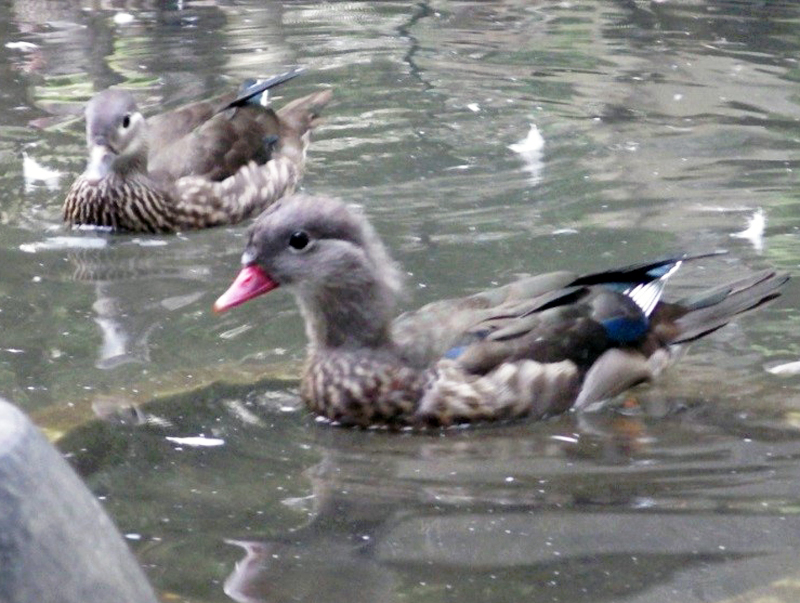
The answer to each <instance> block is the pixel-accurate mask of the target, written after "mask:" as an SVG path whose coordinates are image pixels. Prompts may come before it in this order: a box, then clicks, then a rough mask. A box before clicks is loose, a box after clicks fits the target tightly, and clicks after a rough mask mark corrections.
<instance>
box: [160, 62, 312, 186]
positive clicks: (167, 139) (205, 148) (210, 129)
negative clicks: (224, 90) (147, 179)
mask: <svg viewBox="0 0 800 603" xmlns="http://www.w3.org/2000/svg"><path fill="white" fill-rule="evenodd" d="M300 71H301V70H300V69H295V70H292V71H289V72H286V73H282V74H280V75H277V76H274V77H272V78H269V79H267V80H265V81H262V82H247V83H245V84H244V85H243V86H242V88H241V89H240V90H239V91H238V92H237V93H231V94H227V95H225V96H221V97H219V98H216V99H213V100H210V101H201V102H197V103H192V104H190V105H186V106H184V107H181V108H179V109H176V110H174V111H170V112H167V113H162V114H160V115H156V116H153V117H151V118H149V119H148V120H147V123H148V130H149V147H150V149H149V154H148V171H149V172H150V174H151V176H152V177H154V178H155V179H157V180H162V181H168V180H176V179H178V178H181V177H184V176H202V177H204V178H208V179H209V180H213V181H220V180H224V179H225V178H228V177H229V176H232V175H233V174H234V173H235V172H236V171H237V170H238V169H239V168H240V167H242V166H243V165H245V164H246V163H247V162H249V161H255V162H256V163H258V164H264V163H266V162H267V161H268V160H269V159H270V157H271V153H272V149H273V147H274V145H275V144H276V143H277V142H278V139H279V134H280V127H279V123H278V116H277V115H276V113H275V111H274V110H273V109H271V108H269V107H267V106H265V103H266V97H267V94H268V92H269V90H270V89H272V88H274V87H275V86H278V85H279V84H282V83H284V82H286V81H288V80H290V79H293V78H294V77H296V76H297V75H299V73H300Z"/></svg>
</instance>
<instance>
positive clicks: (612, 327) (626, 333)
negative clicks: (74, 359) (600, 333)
mask: <svg viewBox="0 0 800 603" xmlns="http://www.w3.org/2000/svg"><path fill="white" fill-rule="evenodd" d="M600 324H601V325H603V328H604V329H605V330H606V335H608V338H609V339H611V340H612V341H614V342H616V343H633V342H634V341H637V340H638V339H639V338H641V337H642V336H643V335H644V334H645V333H647V329H648V327H649V326H650V323H649V321H648V320H647V317H646V316H644V315H642V316H641V317H640V318H631V317H629V316H618V317H615V318H609V319H607V320H603V321H601V322H600Z"/></svg>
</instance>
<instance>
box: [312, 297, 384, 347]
mask: <svg viewBox="0 0 800 603" xmlns="http://www.w3.org/2000/svg"><path fill="white" fill-rule="evenodd" d="M298 298H299V303H300V309H301V312H302V313H303V317H304V319H305V324H306V334H307V336H308V339H309V341H310V342H311V348H312V350H317V349H321V348H352V349H359V348H361V349H364V348H367V349H375V350H377V349H386V348H389V347H391V335H390V332H391V331H390V325H391V320H392V313H393V310H394V300H393V296H392V294H391V293H390V292H389V291H386V290H385V289H383V288H381V287H380V286H379V285H378V284H377V283H372V284H363V285H362V286H359V287H350V288H336V287H327V288H325V289H324V290H322V291H318V292H317V293H316V294H315V295H303V294H302V293H301V294H300V295H298Z"/></svg>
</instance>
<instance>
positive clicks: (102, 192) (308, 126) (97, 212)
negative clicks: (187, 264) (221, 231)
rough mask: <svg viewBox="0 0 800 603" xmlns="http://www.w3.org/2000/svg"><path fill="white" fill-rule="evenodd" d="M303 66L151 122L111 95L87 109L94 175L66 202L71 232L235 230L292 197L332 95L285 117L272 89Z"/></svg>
mask: <svg viewBox="0 0 800 603" xmlns="http://www.w3.org/2000/svg"><path fill="white" fill-rule="evenodd" d="M299 72H300V70H299V69H295V70H293V71H289V72H287V73H283V74H281V75H278V76H275V77H272V78H270V79H268V80H266V81H263V82H255V83H253V82H248V83H246V84H243V85H242V87H241V89H240V90H239V91H238V92H236V93H231V94H228V95H226V96H223V97H220V98H217V99H215V100H213V101H203V102H198V103H194V104H191V105H187V106H185V107H182V108H179V109H176V110H174V111H170V112H167V113H162V114H160V115H156V116H154V117H150V118H148V119H145V118H144V117H143V116H142V114H141V113H140V112H139V110H138V108H137V106H136V102H135V100H134V98H133V96H132V95H131V94H130V93H128V92H125V91H122V90H105V91H103V92H101V93H99V94H97V95H96V96H95V97H93V98H92V99H91V101H89V104H88V105H87V107H86V142H87V146H88V149H89V161H88V165H87V167H86V170H85V171H84V172H83V174H81V175H80V176H79V177H78V178H77V179H76V180H75V182H74V183H73V184H72V186H71V188H70V189H69V192H68V193H67V198H66V201H65V203H64V220H65V222H66V223H67V224H68V225H70V226H99V227H107V228H111V229H112V230H122V231H133V232H153V233H156V232H174V231H178V230H188V229H195V228H206V227H211V226H218V225H222V224H234V223H236V222H240V221H241V220H244V219H246V218H248V217H250V216H253V215H256V214H257V213H259V212H260V211H262V210H263V209H264V208H265V207H267V206H269V205H270V204H271V203H273V202H274V201H275V200H276V199H279V198H280V197H282V196H283V195H286V194H290V193H291V192H293V191H294V189H295V186H296V185H297V182H298V180H299V178H300V174H301V172H302V170H303V166H304V163H305V153H306V148H307V146H308V142H309V133H310V131H311V130H312V129H313V128H314V126H315V125H316V123H317V116H318V114H319V111H320V110H321V109H322V108H323V107H324V106H325V105H326V104H327V103H328V101H329V100H330V97H331V91H330V90H324V91H319V92H315V93H313V94H310V95H308V96H306V97H303V98H300V99H297V100H295V101H293V102H291V103H289V104H287V105H286V106H284V107H282V108H281V109H279V110H278V111H277V112H276V111H274V110H273V109H271V108H270V107H268V106H265V105H266V97H267V94H268V92H269V90H270V89H271V88H274V87H275V86H277V85H278V84H282V83H283V82H286V81H287V80H290V79H292V78H294V77H295V76H297V75H298V73H299Z"/></svg>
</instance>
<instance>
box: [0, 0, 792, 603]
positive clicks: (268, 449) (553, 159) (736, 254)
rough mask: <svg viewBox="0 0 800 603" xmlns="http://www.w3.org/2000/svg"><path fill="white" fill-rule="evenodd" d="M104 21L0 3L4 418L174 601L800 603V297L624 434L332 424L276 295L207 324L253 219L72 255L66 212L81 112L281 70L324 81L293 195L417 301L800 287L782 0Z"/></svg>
mask: <svg viewBox="0 0 800 603" xmlns="http://www.w3.org/2000/svg"><path fill="white" fill-rule="evenodd" d="M100 4H102V5H103V7H104V8H102V9H96V8H89V3H86V6H85V7H84V6H83V5H81V3H79V2H36V1H32V2H23V1H19V2H14V3H6V4H3V5H0V42H2V44H0V57H2V59H3V60H2V61H0V82H2V85H0V94H1V95H2V99H3V103H2V107H0V166H1V167H2V170H0V183H1V184H2V186H0V325H2V330H3V338H2V342H0V393H2V395H4V396H6V397H9V398H11V399H13V400H14V401H15V402H16V403H17V404H19V405H20V406H22V407H23V408H24V409H25V410H27V411H28V412H30V413H31V414H32V415H33V417H34V419H35V420H36V421H37V422H38V423H39V424H40V425H42V426H43V427H44V428H45V429H46V430H48V431H49V433H51V434H52V435H53V436H59V435H62V434H65V433H66V435H65V437H64V438H63V439H62V441H61V445H62V447H63V449H64V450H65V451H67V452H68V453H69V455H70V458H71V459H72V460H73V461H74V462H75V464H76V466H78V467H79V469H80V470H81V471H82V473H83V475H85V476H86V478H87V480H88V481H89V483H90V485H91V486H92V488H93V489H94V491H95V492H96V493H97V494H98V495H100V496H102V498H103V500H104V501H105V504H106V505H107V507H108V508H109V510H110V511H111V513H112V515H113V516H114V517H115V519H116V520H117V522H118V524H119V525H120V527H121V529H122V530H123V532H125V533H127V534H128V535H129V537H130V542H131V545H132V547H133V548H134V549H135V550H136V552H137V554H138V556H139V559H140V560H141V561H142V563H143V564H144V566H145V568H146V569H147V571H148V574H149V576H150V577H151V579H152V580H153V582H154V584H155V585H156V587H157V588H158V589H159V590H160V591H161V592H163V593H165V594H166V595H168V596H173V595H174V596H176V597H178V598H179V599H181V600H192V601H226V600H230V598H233V599H234V600H237V601H290V600H306V601H320V600H325V601H364V602H367V601H369V602H374V601H401V600H413V601H440V600H456V599H458V600H460V601H490V600H492V601H493V600H496V601H512V600H521V599H522V598H523V597H524V598H526V599H528V600H533V601H589V600H592V601H597V600H606V601H623V600H624V601H648V602H654V601H655V602H660V601H680V602H685V601H718V600H726V599H728V598H730V597H733V596H737V595H739V596H743V597H744V598H743V599H741V600H743V601H755V600H757V597H758V596H760V595H766V594H771V595H774V596H778V597H783V599H782V600H786V601H791V600H796V598H797V596H796V593H797V590H796V588H795V590H791V588H792V587H791V585H792V584H793V582H792V580H796V578H795V576H796V575H797V573H798V568H797V561H796V543H797V542H798V537H800V534H798V532H800V521H799V520H798V517H797V511H798V508H800V491H798V490H800V486H798V484H800V480H798V478H799V477H800V475H798V473H800V471H798V469H797V456H798V454H800V438H798V436H799V435H800V433H799V432H798V430H797V424H798V411H799V410H800V399H798V396H797V395H796V394H795V392H796V391H797V386H798V378H797V377H793V376H788V377H777V376H775V375H773V374H771V373H769V372H767V371H766V370H765V367H772V366H774V365H779V364H782V363H787V362H791V361H794V360H797V358H798V355H800V349H798V347H799V346H798V344H797V333H798V329H797V328H796V325H797V323H798V319H799V316H798V312H797V310H796V308H797V305H798V297H799V294H798V290H797V285H796V283H794V284H791V285H790V287H789V289H788V291H787V294H786V295H785V297H784V298H783V299H782V300H781V301H780V302H779V303H777V304H775V305H773V306H771V307H770V308H768V309H766V310H764V311H760V312H759V313H758V315H757V316H752V317H747V318H745V319H742V320H738V321H736V323H735V324H733V325H730V326H729V327H726V328H725V329H724V330H722V331H720V332H719V333H718V334H715V335H714V336H713V337H711V338H709V339H708V340H705V341H703V342H702V343H700V344H697V345H695V346H694V347H693V349H692V350H691V352H690V354H689V355H688V356H687V358H685V359H684V361H683V363H682V364H681V365H679V366H678V367H676V368H675V369H674V370H673V371H672V372H671V373H670V374H669V375H667V377H666V378H665V379H664V380H663V381H662V382H661V383H659V384H658V385H656V386H653V387H650V388H646V389H644V390H642V391H640V392H637V394H636V396H637V400H638V401H639V403H640V404H641V411H639V412H633V411H630V412H618V411H614V410H608V411H605V412H603V413H600V414H597V415H588V416H572V415H567V416H565V417H560V418H557V419H555V420H552V421H548V422H544V423H539V424H533V423H524V422H523V423H520V424H514V425H504V426H496V427H491V428H481V429H467V430H458V431H451V432H447V433H444V434H438V433H436V434H427V435H410V434H405V435H390V434H385V433H373V432H367V433H365V432H358V431H345V430H337V429H333V428H330V427H328V426H325V425H318V424H316V423H315V421H314V420H313V419H312V418H310V417H308V416H307V415H306V414H305V413H304V412H303V411H302V410H300V409H298V407H297V404H298V402H297V398H296V392H295V389H294V388H295V387H296V381H295V380H294V379H295V378H296V375H297V369H298V365H299V362H300V359H301V358H302V354H303V348H304V338H303V331H302V325H301V323H300V320H299V317H298V315H297V312H296V310H295V308H294V305H293V303H292V300H291V299H289V298H288V296H286V295H282V294H280V292H279V293H276V294H274V296H269V298H264V299H263V300H259V301H257V302H253V303H251V304H247V305H245V306H243V307H242V308H240V309H237V310H236V311H235V312H231V313H228V314H226V315H223V316H221V317H219V316H213V315H212V314H211V312H210V305H211V303H212V301H213V300H214V299H215V297H216V295H218V294H219V293H220V292H221V291H222V290H224V288H225V287H226V286H227V285H228V283H229V281H230V279H231V278H232V277H233V275H234V274H235V272H236V269H237V266H238V261H239V256H240V253H241V250H242V237H243V233H244V232H245V226H241V227H240V226H237V227H231V228H220V229H214V230H208V231H203V232H193V233H186V234H184V235H179V236H164V237H150V236H146V237H137V236H107V235H98V234H96V233H86V232H70V231H66V230H65V229H64V228H63V227H62V226H61V224H60V206H61V202H62V200H63V197H64V194H65V192H66V189H67V187H68V186H69V184H70V182H71V179H72V178H73V177H74V176H75V175H76V174H77V173H79V172H80V171H81V170H82V168H83V164H84V157H83V153H84V150H83V123H82V120H81V111H82V107H83V105H84V103H85V102H86V100H87V99H88V98H89V97H90V96H91V94H92V93H93V92H94V91H96V90H99V89H102V88H105V87H107V86H109V85H113V84H122V85H124V86H125V87H127V88H130V89H133V90H134V91H135V92H136V95H137V98H138V99H139V102H140V104H141V105H142V106H144V107H146V108H147V109H151V110H155V109H156V108H157V107H158V106H159V105H162V104H163V105H167V106H175V105H178V104H180V103H181V102H186V101H189V100H195V99H198V98H202V97H205V96H209V95H213V94H216V93H220V92H222V91H225V90H227V89H229V88H230V87H232V86H236V85H238V82H239V81H240V80H241V79H242V78H244V77H248V76H252V75H256V76H265V75H269V74H271V73H275V72H279V71H283V70H285V69H286V68H288V67H291V66H294V65H297V64H302V65H306V66H307V67H308V71H307V72H306V74H304V75H303V77H302V78H298V79H297V80H294V81H293V82H292V83H291V84H288V85H286V86H285V87H284V88H283V89H282V90H281V93H282V94H283V95H284V98H285V99H291V98H295V97H297V96H300V95H302V94H305V93H308V92H310V91H312V90H315V89H318V88H319V87H320V86H331V87H333V89H334V91H335V96H334V102H332V104H331V106H330V107H329V109H328V110H327V111H326V116H327V119H326V122H325V124H324V126H323V127H321V128H320V129H319V131H318V132H317V135H316V137H315V140H314V142H313V146H312V148H311V150H310V154H309V157H310V162H309V166H308V171H307V174H306V176H305V179H304V187H305V188H306V189H307V190H309V191H314V192H320V193H327V194H333V195H338V196H341V197H344V198H346V199H350V200H353V201H356V202H358V203H361V204H363V205H364V206H365V207H366V210H367V212H368V213H369V215H370V216H371V217H372V218H373V220H374V222H375V224H376V226H377V228H378V229H379V231H380V233H381V234H382V235H383V236H384V237H385V239H386V241H387V243H388V244H389V245H390V246H391V248H392V249H394V250H395V257H396V258H397V259H398V260H400V261H401V262H402V264H403V265H404V266H405V267H406V269H407V270H408V272H409V276H408V282H407V287H408V289H409V299H408V302H407V303H408V305H409V306H413V305H418V304H421V303H424V302H426V301H429V300H432V299H436V298H439V297H444V296H452V295H460V294H466V293H469V292H472V291H475V290H477V289H479V288H482V287H484V286H486V285H487V284H490V283H501V282H504V281H506V280H508V279H510V278H512V277H513V276H514V275H516V274H518V273H521V272H538V271H546V270H551V269H555V268H570V269H573V270H576V271H586V270H593V269H600V268H603V267H605V266H608V265H611V264H615V263H617V264H625V263H630V262H634V261H639V260H641V259H643V258H647V257H654V256H658V255H660V254H663V253H666V252H671V251H676V250H686V251H707V250H710V249H718V248H726V249H729V250H730V251H731V253H730V254H729V255H728V256H727V257H725V258H723V259H713V260H707V261H705V260H704V261H701V262H698V263H697V264H695V265H694V266H691V267H687V268H686V269H685V270H684V272H683V273H682V274H680V275H679V276H678V277H676V278H675V281H674V284H673V288H674V290H677V291H679V292H681V293H686V292H688V291H691V290H694V289H696V288H699V287H703V286H707V285H708V284H709V283H715V282H718V281H722V280H724V279H726V278H732V277H733V276H734V275H736V274H740V273H742V272H747V271H750V270H755V269H758V268H762V267H766V266H773V267H778V268H782V269H786V270H790V271H796V268H797V265H798V262H800V245H798V233H797V228H798V222H799V221H800V219H798V215H800V214H799V213H798V204H799V200H798V194H797V193H796V186H795V183H796V181H797V176H796V170H797V168H798V167H800V166H799V165H798V159H797V157H798V149H800V121H798V120H799V119H800V100H799V99H800V94H798V90H799V88H798V80H800V75H799V74H800V71H798V57H800V6H797V5H796V4H795V3H792V2H786V3H780V2H768V3H765V2H755V1H738V2H733V1H731V2H714V3H706V2H699V1H684V2H677V1H669V0H668V1H665V2H622V1H620V2H610V1H609V2H528V1H518V0H505V1H489V0H486V1H477V0H476V1H472V2H467V1H463V2H455V1H449V2H446V1H435V0H429V1H424V2H418V3H414V4H410V3H406V2H326V3H314V2H294V1H293V2H274V1H273V2H236V3H220V4H219V5H215V4H214V3H212V2H198V3H193V2H185V3H184V2H179V3H167V4H166V5H165V6H160V5H158V6H150V4H149V3H146V2H143V3H129V4H126V5H123V4H122V3H115V2H109V3H100ZM278 102H281V101H280V100H279V101H278ZM532 126H533V127H534V130H533V132H534V134H533V135H532V137H531V139H530V140H534V139H535V138H536V135H535V134H536V132H538V133H539V134H540V135H541V137H542V138H543V141H544V146H543V148H542V149H537V147H536V145H528V146H526V145H524V144H520V143H521V142H522V141H524V140H525V139H526V137H527V136H529V135H530V133H531V128H532ZM512 147H513V148H512ZM762 225H763V226H764V228H763V229H762V228H761V226H762ZM151 400H156V401H155V402H150V401H151ZM133 404H135V405H138V406H136V407H135V408H134V407H132V406H131V405H133ZM132 409H133V410H132ZM137 409H138V410H137ZM96 414H99V415H101V416H102V417H103V418H104V419H103V420H102V421H100V420H94V419H93V418H94V417H95V415H96ZM87 421H88V422H87ZM200 434H204V435H205V436H207V437H208V438H214V439H215V440H211V441H209V442H206V443H217V444H220V445H218V446H209V447H197V446H193V444H195V443H196V442H195V440H192V439H189V440H182V439H180V438H194V437H196V436H198V435H200ZM167 438H172V439H167ZM175 438H179V439H177V440H176V439H175ZM237 561H239V562H240V563H239V564H238V565H237ZM786 578H791V580H786ZM226 592H227V593H228V594H227V595H226V594H225V593H226ZM737 600H738V599H737Z"/></svg>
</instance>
